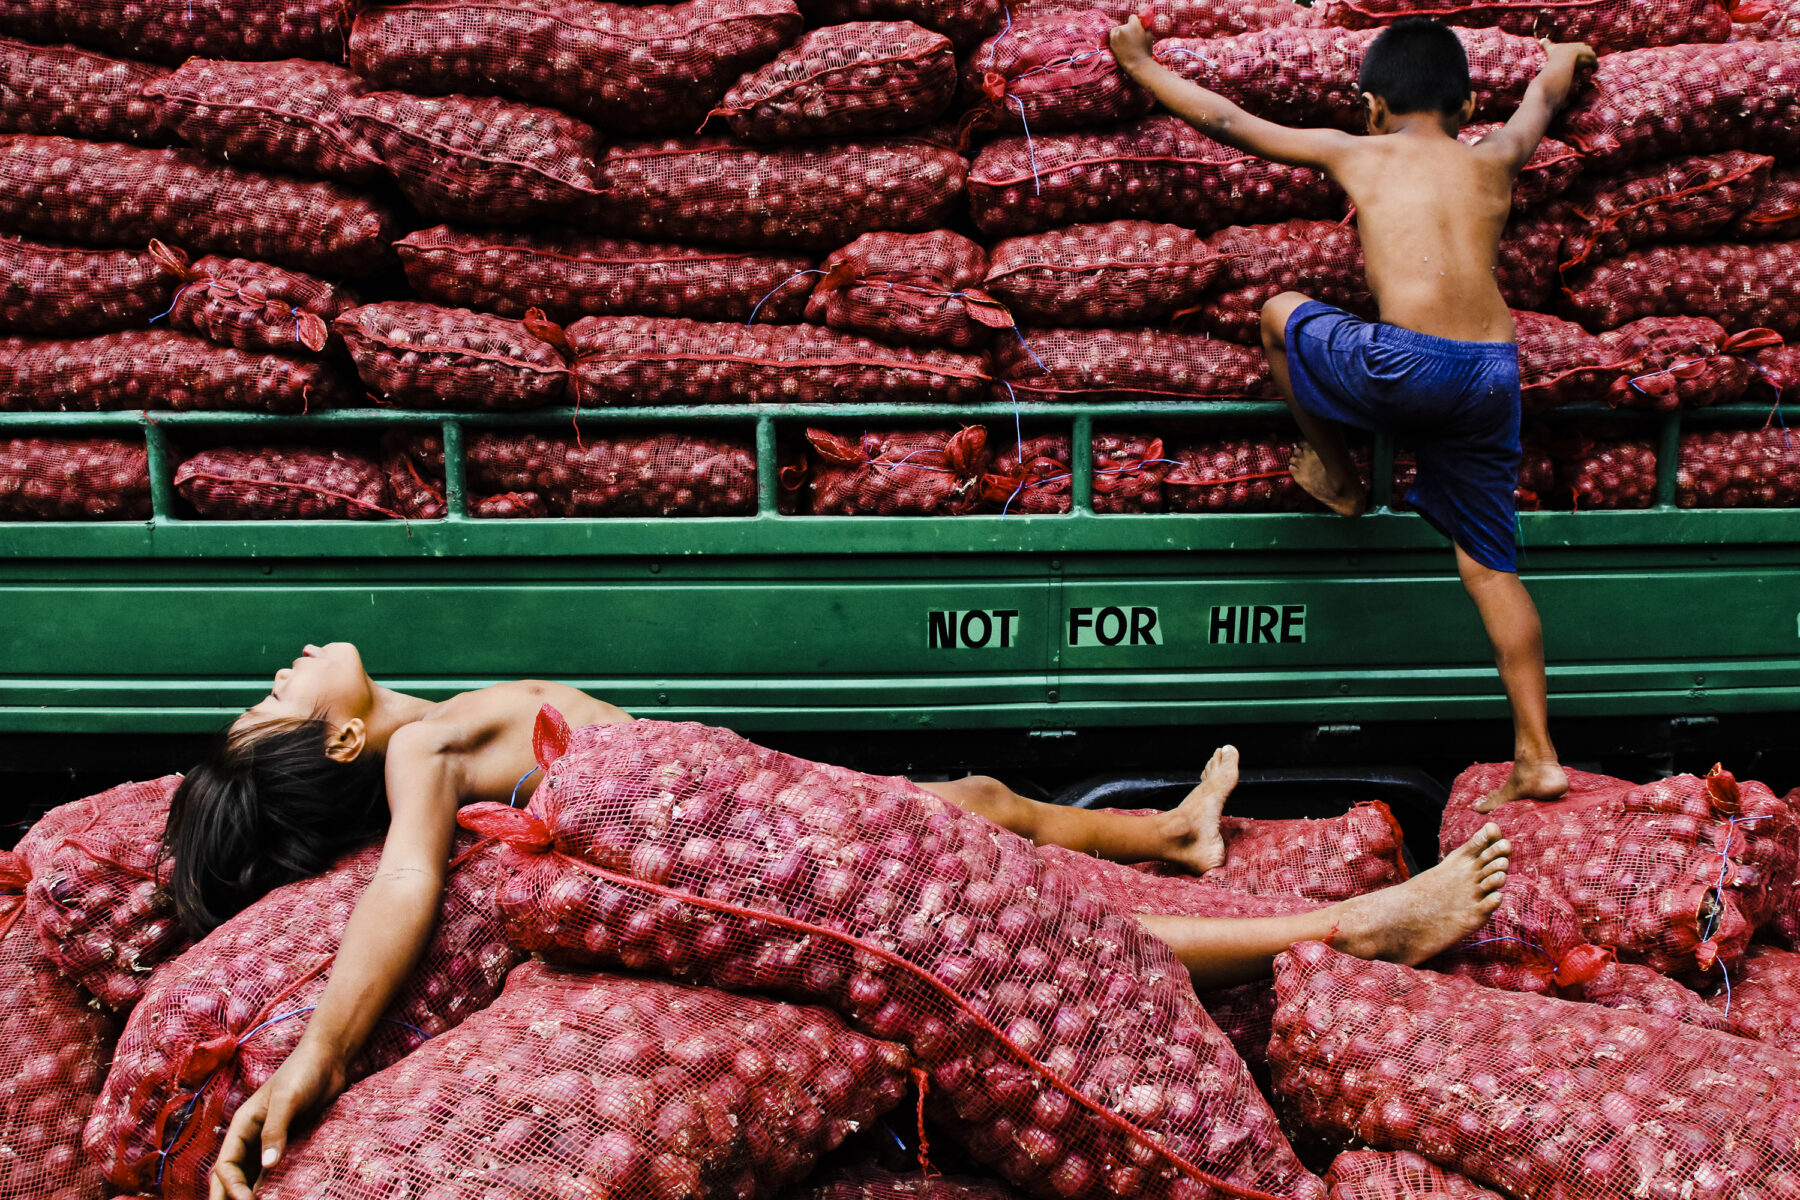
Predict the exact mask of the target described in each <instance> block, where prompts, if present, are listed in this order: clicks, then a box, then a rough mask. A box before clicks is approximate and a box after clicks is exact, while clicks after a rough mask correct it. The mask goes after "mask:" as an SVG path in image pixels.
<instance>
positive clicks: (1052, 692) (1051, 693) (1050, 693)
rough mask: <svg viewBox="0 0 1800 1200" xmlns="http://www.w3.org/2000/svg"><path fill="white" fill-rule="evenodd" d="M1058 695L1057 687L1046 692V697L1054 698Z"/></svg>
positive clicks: (1047, 698) (1048, 698)
mask: <svg viewBox="0 0 1800 1200" xmlns="http://www.w3.org/2000/svg"><path fill="white" fill-rule="evenodd" d="M1057 695H1058V692H1057V690H1056V689H1055V688H1051V689H1050V690H1049V691H1047V692H1045V693H1044V699H1046V700H1054V699H1056V698H1057Z"/></svg>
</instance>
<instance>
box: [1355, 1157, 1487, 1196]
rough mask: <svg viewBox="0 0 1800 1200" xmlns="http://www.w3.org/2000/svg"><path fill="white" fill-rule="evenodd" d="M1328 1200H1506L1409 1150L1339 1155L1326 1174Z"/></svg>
mask: <svg viewBox="0 0 1800 1200" xmlns="http://www.w3.org/2000/svg"><path fill="white" fill-rule="evenodd" d="M1325 1182H1326V1184H1327V1185H1329V1186H1330V1188H1331V1194H1330V1197H1329V1200H1418V1198H1422V1197H1432V1198H1433V1200H1439V1198H1442V1200H1506V1197H1504V1196H1502V1195H1501V1194H1500V1193H1499V1192H1491V1191H1489V1190H1488V1189H1487V1188H1484V1187H1482V1186H1481V1185H1480V1184H1478V1183H1472V1182H1470V1181H1469V1180H1468V1179H1466V1178H1464V1177H1463V1176H1461V1175H1457V1174H1454V1173H1452V1172H1450V1171H1446V1170H1444V1168H1442V1167H1440V1166H1438V1165H1437V1164H1435V1163H1433V1162H1431V1161H1430V1160H1429V1159H1424V1158H1420V1157H1419V1156H1418V1155H1417V1154H1414V1153H1412V1152H1411V1151H1407V1150H1402V1151H1400V1152H1399V1153H1395V1154H1389V1153H1384V1152H1382V1151H1380V1150H1351V1151H1348V1152H1346V1153H1344V1154H1340V1155H1338V1156H1337V1157H1336V1158H1335V1159H1333V1160H1332V1162H1331V1170H1330V1171H1328V1172H1326V1175H1325Z"/></svg>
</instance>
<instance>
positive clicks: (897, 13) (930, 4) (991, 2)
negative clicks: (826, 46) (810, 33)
mask: <svg viewBox="0 0 1800 1200" xmlns="http://www.w3.org/2000/svg"><path fill="white" fill-rule="evenodd" d="M801 11H803V12H804V13H805V14H806V22H807V24H808V25H814V26H817V25H842V24H844V23H846V22H849V21H911V22H913V23H914V24H918V25H923V26H924V27H925V28H927V29H932V30H936V31H937V32H938V33H941V34H943V35H944V36H945V37H947V38H949V39H950V41H951V42H952V43H953V44H954V45H955V46H956V48H957V50H958V51H964V50H970V49H973V48H974V46H975V45H976V43H978V42H980V41H981V39H982V38H984V37H986V36H988V35H989V34H990V33H993V32H994V31H995V30H996V29H999V28H1000V26H1001V24H1002V23H1003V22H1004V21H1005V20H1006V6H1005V5H1004V4H1003V3H1001V0H806V3H804V4H803V5H801Z"/></svg>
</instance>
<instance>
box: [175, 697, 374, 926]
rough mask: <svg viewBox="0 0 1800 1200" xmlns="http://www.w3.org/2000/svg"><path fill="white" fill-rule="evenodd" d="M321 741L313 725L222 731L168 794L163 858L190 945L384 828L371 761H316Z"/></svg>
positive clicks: (312, 721) (299, 722) (324, 733)
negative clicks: (211, 746) (166, 864)
mask: <svg viewBox="0 0 1800 1200" xmlns="http://www.w3.org/2000/svg"><path fill="white" fill-rule="evenodd" d="M330 734H331V724H330V722H328V721H324V720H320V719H317V718H308V719H293V720H283V721H267V722H263V723H260V724H257V725H254V726H250V727H248V728H243V729H226V730H225V731H224V732H223V733H221V734H220V735H219V738H218V741H217V742H215V743H214V745H213V748H212V751H211V753H209V754H208V755H207V756H206V758H205V759H204V760H203V761H202V762H201V763H200V765H199V766H197V767H195V768H194V769H193V770H192V771H190V772H189V773H188V774H187V776H186V778H184V779H183V780H182V781H181V784H180V785H179V786H178V787H177V788H176V789H175V794H174V796H173V797H172V798H171V800H170V803H169V823H168V827H167V829H166V830H165V831H164V833H163V851H164V854H165V855H166V856H167V858H168V859H169V872H168V875H167V879H168V889H169V893H170V896H171V897H172V898H173V900H174V902H175V913H176V916H177V917H179V918H180V920H181V923H182V925H183V926H185V927H186V928H187V931H188V932H189V933H190V934H191V935H192V936H194V937H196V938H198V937H201V936H203V935H204V934H206V933H208V932H210V931H211V930H213V929H215V928H217V927H218V926H219V925H220V924H222V923H223V922H224V921H226V920H227V919H228V918H230V917H232V916H234V915H235V914H237V913H238V912H241V911H242V910H243V909H244V908H246V907H247V906H249V905H250V904H251V903H252V902H253V901H256V900H258V899H260V898H261V897H263V896H265V895H267V894H268V893H269V892H271V891H273V890H275V889H276V888H278V887H280V886H281V885H282V884H284V883H292V882H294V881H295V880H297V879H305V878H308V877H310V876H313V875H317V874H319V873H320V872H321V871H323V870H325V869H326V868H327V867H329V866H330V865H331V864H332V863H333V862H334V861H336V860H337V859H338V858H339V857H340V856H342V855H343V854H345V853H347V852H349V851H351V850H354V849H356V848H357V847H359V846H363V845H365V844H367V843H368V842H369V841H370V840H371V839H373V838H374V837H376V836H377V835H378V834H380V833H381V832H382V831H383V830H384V829H386V828H387V825H388V806H387V791H386V787H385V781H384V778H383V775H382V761H381V755H379V754H368V753H365V754H361V755H358V756H357V757H356V758H355V759H353V760H351V761H350V762H339V761H337V760H336V759H333V758H330V757H328V756H327V755H326V753H325V743H326V739H327V738H328V737H329V736H330Z"/></svg>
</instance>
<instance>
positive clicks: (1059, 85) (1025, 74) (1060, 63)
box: [962, 9, 1156, 133]
mask: <svg viewBox="0 0 1800 1200" xmlns="http://www.w3.org/2000/svg"><path fill="white" fill-rule="evenodd" d="M1118 23H1119V22H1118V21H1117V20H1116V19H1114V18H1113V17H1112V16H1110V15H1108V14H1107V13H1104V12H1101V11H1100V10H1098V9H1088V10H1087V11H1085V12H1070V13H1048V14H1041V15H1039V14H1033V15H1027V16H1018V17H1013V18H1012V19H1011V20H1009V21H1008V22H1007V25H1006V28H1005V29H1003V30H1001V31H1000V32H999V33H997V34H995V35H994V36H993V37H991V38H989V39H988V40H987V41H985V42H983V43H981V45H980V46H978V47H976V49H975V53H974V54H971V55H970V56H969V57H968V59H967V60H966V61H965V62H964V63H963V66H962V95H963V96H964V97H965V99H966V101H967V103H968V104H969V106H970V107H969V110H968V112H967V114H966V116H965V117H964V128H966V129H971V130H973V129H1004V130H1006V131H1007V132H1008V133H1040V132H1041V133H1051V132H1055V131H1057V130H1062V129H1077V128H1080V127H1081V126H1084V125H1104V124H1107V123H1110V122H1114V121H1123V120H1128V119H1130V118H1134V117H1141V116H1143V115H1144V114H1145V113H1147V112H1149V111H1150V109H1151V108H1152V107H1154V106H1155V104H1156V98H1155V97H1154V96H1152V95H1151V94H1150V93H1149V92H1148V91H1147V90H1145V89H1144V88H1143V87H1142V86H1140V85H1139V84H1137V83H1135V82H1134V81H1133V80H1132V79H1131V77H1130V76H1129V75H1127V74H1125V72H1124V70H1123V69H1121V68H1120V66H1119V63H1118V60H1117V59H1115V58H1114V57H1113V54H1112V51H1111V50H1110V49H1109V48H1108V47H1107V40H1106V39H1107V34H1108V33H1109V32H1111V30H1112V28H1113V26H1115V25H1117V24H1118Z"/></svg>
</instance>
